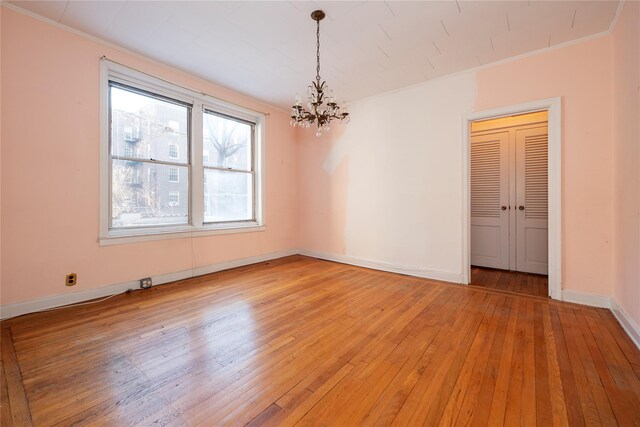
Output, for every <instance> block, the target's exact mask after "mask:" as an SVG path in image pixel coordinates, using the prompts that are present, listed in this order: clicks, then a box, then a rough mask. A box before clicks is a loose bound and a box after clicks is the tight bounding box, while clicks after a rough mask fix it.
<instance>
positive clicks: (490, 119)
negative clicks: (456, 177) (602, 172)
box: [463, 99, 562, 299]
mask: <svg viewBox="0 0 640 427" xmlns="http://www.w3.org/2000/svg"><path fill="white" fill-rule="evenodd" d="M509 110H510V111H509ZM464 125H465V135H466V142H467V150H466V158H465V172H466V177H467V188H466V190H467V191H466V193H465V212H466V218H465V228H466V230H465V237H466V240H465V241H463V244H464V246H465V247H466V253H465V254H463V262H464V263H465V264H464V268H465V269H466V272H467V276H466V278H465V279H466V283H470V284H472V285H479V286H485V287H491V288H495V289H502V290H508V291H512V292H518V293H525V294H529V295H537V296H540V295H549V296H551V297H552V298H555V299H561V296H562V294H561V284H560V277H561V276H560V266H561V262H560V253H561V252H560V197H559V196H560V173H559V172H560V100H559V99H549V100H543V101H538V102H535V103H531V104H526V105H522V106H515V107H511V108H510V109H509V108H505V109H500V110H493V111H488V112H483V113H476V114H473V115H471V116H469V117H467V118H466V120H465V123H464Z"/></svg>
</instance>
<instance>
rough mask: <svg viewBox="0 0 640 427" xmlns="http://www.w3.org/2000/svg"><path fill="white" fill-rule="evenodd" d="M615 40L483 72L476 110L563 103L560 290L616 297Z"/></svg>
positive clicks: (605, 39)
mask: <svg viewBox="0 0 640 427" xmlns="http://www.w3.org/2000/svg"><path fill="white" fill-rule="evenodd" d="M610 61H611V37H609V36H606V37H600V38H597V39H595V40H591V41H588V42H584V43H579V44H576V45H573V46H569V47H565V48H560V49H556V50H551V51H548V52H545V53H542V54H539V55H534V56H530V57H527V58H523V59H520V60H516V61H512V62H508V63H504V64H500V65H496V66H493V67H488V68H484V69H482V70H479V71H478V72H477V80H478V98H477V103H476V109H477V110H478V111H481V110H487V109H491V108H495V107H502V106H508V105H514V104H520V103H525V102H528V101H533V100H536V99H543V98H551V97H558V96H561V97H562V103H563V106H562V116H563V118H562V143H563V147H562V216H563V221H562V227H563V236H562V240H563V248H562V276H563V277H562V284H563V288H564V289H571V290H575V291H581V292H588V293H593V294H598V295H604V296H609V295H611V281H612V268H613V260H612V243H611V241H612V237H613V195H612V193H611V185H612V179H613V174H612V154H611V135H612V134H611V132H612V127H611V83H610V82H611V62H610Z"/></svg>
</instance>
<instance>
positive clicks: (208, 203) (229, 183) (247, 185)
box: [204, 169, 254, 222]
mask: <svg viewBox="0 0 640 427" xmlns="http://www.w3.org/2000/svg"><path fill="white" fill-rule="evenodd" d="M252 193H253V175H252V174H250V173H245V172H228V171H221V170H216V169H205V171H204V221H205V222H221V221H246V220H252V219H254V218H253V196H252Z"/></svg>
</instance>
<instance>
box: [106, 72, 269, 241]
mask: <svg viewBox="0 0 640 427" xmlns="http://www.w3.org/2000/svg"><path fill="white" fill-rule="evenodd" d="M102 63H103V65H102V73H103V75H102V78H103V84H104V86H103V87H104V89H103V95H102V98H101V99H102V105H103V111H104V114H103V118H102V120H103V122H104V123H105V124H106V125H105V126H103V129H104V130H105V131H104V133H103V139H102V141H103V142H102V147H103V148H102V150H103V151H102V155H101V159H102V160H101V168H103V170H104V173H101V221H100V242H101V244H112V243H118V242H129V241H139V240H152V239H158V238H165V237H166V235H167V234H176V235H177V236H179V235H180V233H192V232H194V231H199V232H203V233H208V234H212V233H216V232H225V233H228V232H234V231H235V232H240V231H252V230H256V229H263V227H264V223H263V220H262V204H263V203H262V195H263V191H262V182H263V178H262V175H261V170H262V168H261V162H262V141H263V137H262V135H263V126H264V125H263V122H264V116H263V115H262V114H259V113H255V112H252V111H248V110H245V109H243V108H241V107H238V106H235V105H232V104H227V103H225V102H222V101H219V100H217V99H214V98H211V97H208V96H206V95H203V94H200V93H196V92H191V91H189V90H187V89H184V88H181V87H178V86H174V85H171V84H170V83H167V82H166V81H163V80H159V79H155V78H153V77H150V76H148V75H145V74H142V73H138V72H136V71H134V70H131V69H129V68H126V67H124V66H121V65H118V64H115V63H112V62H109V61H107V60H102ZM196 127H197V128H198V131H194V129H195V128H196ZM194 152H195V153H200V155H195V156H194V155H192V153H194ZM194 162H195V163H194ZM121 238H126V239H121ZM113 239H116V240H113ZM110 240H111V241H110Z"/></svg>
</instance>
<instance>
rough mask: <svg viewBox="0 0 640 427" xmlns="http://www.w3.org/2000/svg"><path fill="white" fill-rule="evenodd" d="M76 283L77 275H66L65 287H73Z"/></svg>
mask: <svg viewBox="0 0 640 427" xmlns="http://www.w3.org/2000/svg"><path fill="white" fill-rule="evenodd" d="M77 282H78V275H77V274H76V273H69V274H67V279H66V280H65V282H64V284H65V285H67V286H74V285H75V284H76V283H77Z"/></svg>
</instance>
